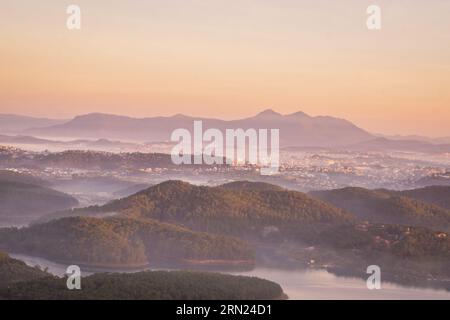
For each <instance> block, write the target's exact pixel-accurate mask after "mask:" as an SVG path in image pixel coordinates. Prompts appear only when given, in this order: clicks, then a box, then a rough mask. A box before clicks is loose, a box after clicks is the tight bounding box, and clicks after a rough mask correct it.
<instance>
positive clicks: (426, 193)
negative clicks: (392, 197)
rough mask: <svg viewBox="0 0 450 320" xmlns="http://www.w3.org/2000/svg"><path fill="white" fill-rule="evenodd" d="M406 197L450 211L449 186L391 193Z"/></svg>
mask: <svg viewBox="0 0 450 320" xmlns="http://www.w3.org/2000/svg"><path fill="white" fill-rule="evenodd" d="M391 192H393V193H395V194H399V195H402V196H405V197H409V198H414V199H416V200H420V201H425V202H429V203H433V204H435V205H437V206H440V207H443V208H446V209H449V210H450V187H449V186H431V187H425V188H420V189H413V190H405V191H397V192H396V191H391Z"/></svg>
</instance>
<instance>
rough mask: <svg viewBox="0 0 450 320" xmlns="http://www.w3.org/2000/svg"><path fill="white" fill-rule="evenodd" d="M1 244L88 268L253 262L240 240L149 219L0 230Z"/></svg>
mask: <svg viewBox="0 0 450 320" xmlns="http://www.w3.org/2000/svg"><path fill="white" fill-rule="evenodd" d="M0 247H2V248H4V249H6V250H9V251H15V252H22V253H27V254H32V255H36V256H41V257H46V258H48V259H50V260H55V261H61V262H70V263H77V264H81V265H88V266H107V267H123V266H126V267H135V266H142V265H147V264H150V265H153V266H166V265H167V266H181V265H184V264H188V263H190V262H191V263H194V262H195V261H201V260H212V261H218V262H217V263H218V264H220V261H224V262H223V263H222V264H227V263H228V262H227V261H230V260H231V261H241V263H242V264H244V265H247V266H249V265H250V266H251V265H253V260H254V254H253V250H252V249H251V248H250V247H249V245H248V244H247V243H245V242H244V241H241V240H238V239H235V238H231V237H226V236H221V235H211V234H206V233H201V232H194V231H191V230H189V229H186V228H183V227H181V226H176V225H171V224H165V223H160V222H157V221H155V220H151V219H131V218H124V217H111V218H103V219H97V218H88V217H70V218H63V219H59V220H53V221H50V222H48V223H43V224H37V225H33V226H31V227H29V228H21V229H17V228H10V229H0Z"/></svg>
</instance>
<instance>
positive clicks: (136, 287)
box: [0, 271, 285, 300]
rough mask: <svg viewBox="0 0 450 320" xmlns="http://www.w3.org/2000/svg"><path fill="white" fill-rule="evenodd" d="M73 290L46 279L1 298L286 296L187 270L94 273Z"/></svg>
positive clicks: (274, 287)
mask: <svg viewBox="0 0 450 320" xmlns="http://www.w3.org/2000/svg"><path fill="white" fill-rule="evenodd" d="M81 287H82V290H73V291H70V290H68V289H67V287H66V279H57V278H43V279H38V280H34V281H24V282H20V283H16V284H14V285H11V286H9V288H5V289H0V299H13V300H18V299H22V300H23V299H26V300H274V299H282V298H284V297H285V295H284V294H283V290H282V289H281V287H280V286H279V285H278V284H276V283H274V282H271V281H268V280H263V279H258V278H250V277H243V276H231V275H224V274H216V273H206V272H203V273H199V272H188V271H171V272H167V271H153V272H139V273H128V274H120V273H116V274H95V275H92V276H89V277H86V278H83V279H82V281H81Z"/></svg>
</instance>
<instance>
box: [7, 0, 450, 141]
mask: <svg viewBox="0 0 450 320" xmlns="http://www.w3.org/2000/svg"><path fill="white" fill-rule="evenodd" d="M143 2H146V3H143ZM72 3H74V4H78V5H80V7H81V9H82V30H80V31H68V30H67V29H66V25H65V23H66V18H67V15H66V13H65V10H66V7H67V5H69V4H72ZM369 4H372V2H371V1H364V0H342V1H324V0H310V1H305V0H303V1H302V0H270V1H269V0H239V1H237V0H236V1H233V0H228V1H225V0H164V1H163V0H153V1H138V0H131V1H119V0H112V1H107V2H106V1H100V0H96V1H94V0H74V1H61V0H54V1H51V0H41V1H26V0H3V1H1V3H0V39H1V42H0V113H20V114H29V115H36V116H48V117H71V116H74V115H76V114H81V113H88V112H107V113H115V114H126V115H131V116H154V115H171V114H175V113H185V114H190V115H198V116H200V115H201V116H213V117H220V118H227V119H229V118H239V117H243V116H249V115H253V114H255V113H257V112H259V111H261V110H262V109H266V108H273V109H275V110H277V111H279V112H281V113H292V112H295V111H298V110H302V111H304V112H306V113H309V114H311V115H333V116H338V117H342V118H346V119H349V120H351V121H353V122H355V123H356V124H357V125H359V126H361V127H363V128H365V129H367V130H370V131H373V132H382V133H400V134H423V135H429V136H444V135H447V136H449V135H450V125H449V123H450V2H449V1H447V0H431V1H420V0H409V1H406V0H381V1H377V4H379V5H380V6H381V8H382V10H383V21H382V23H383V25H382V30H381V31H378V32H373V31H368V30H367V28H366V17H367V14H366V8H367V6H368V5H369Z"/></svg>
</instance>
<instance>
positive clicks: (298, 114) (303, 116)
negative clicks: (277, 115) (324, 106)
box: [288, 111, 310, 118]
mask: <svg viewBox="0 0 450 320" xmlns="http://www.w3.org/2000/svg"><path fill="white" fill-rule="evenodd" d="M288 116H289V117H297V118H310V116H309V115H308V114H306V113H304V112H303V111H297V112H294V113H291V114H290V115H288Z"/></svg>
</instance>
